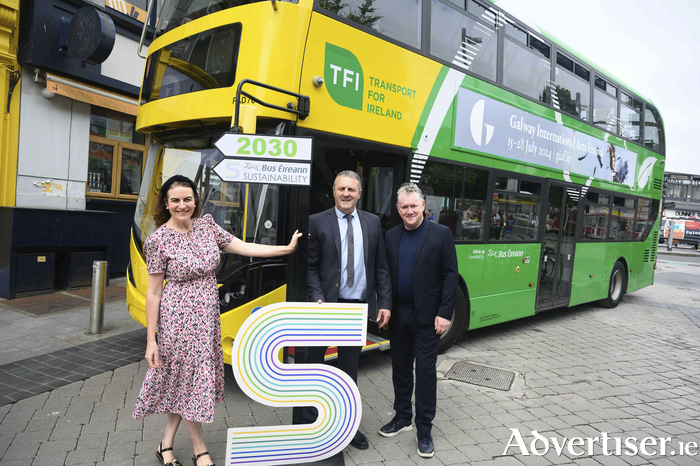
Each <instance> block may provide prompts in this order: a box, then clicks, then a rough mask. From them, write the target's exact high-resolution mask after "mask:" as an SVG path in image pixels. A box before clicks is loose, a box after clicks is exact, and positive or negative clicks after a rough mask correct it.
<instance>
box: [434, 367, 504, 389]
mask: <svg viewBox="0 0 700 466" xmlns="http://www.w3.org/2000/svg"><path fill="white" fill-rule="evenodd" d="M445 378H446V379H450V380H458V381H460V382H466V383H470V384H472V385H480V386H482V387H488V388H495V389H497V390H504V391H508V390H510V387H511V386H512V385H513V380H514V379H515V372H510V371H504V370H502V369H494V368H493V367H485V366H479V365H477V364H471V363H468V362H456V363H455V364H454V365H453V366H452V368H450V370H449V371H447V374H445Z"/></svg>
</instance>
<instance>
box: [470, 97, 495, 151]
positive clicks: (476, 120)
mask: <svg viewBox="0 0 700 466" xmlns="http://www.w3.org/2000/svg"><path fill="white" fill-rule="evenodd" d="M484 104H485V102H484V99H481V100H479V101H478V102H477V103H475V104H474V108H472V115H471V119H470V120H469V126H470V128H471V130H472V138H473V139H474V142H475V143H476V144H477V145H478V146H480V145H481V142H482V136H483V132H484V128H486V141H485V142H484V145H487V144H488V143H489V142H490V141H491V138H492V137H493V126H492V125H487V124H484Z"/></svg>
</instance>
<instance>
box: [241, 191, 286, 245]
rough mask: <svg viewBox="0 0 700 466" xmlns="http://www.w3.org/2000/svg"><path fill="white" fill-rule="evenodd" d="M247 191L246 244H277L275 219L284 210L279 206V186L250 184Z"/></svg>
mask: <svg viewBox="0 0 700 466" xmlns="http://www.w3.org/2000/svg"><path fill="white" fill-rule="evenodd" d="M248 191H249V193H248V210H247V215H246V217H247V219H248V226H247V228H246V238H245V240H246V242H249V243H259V244H272V245H275V244H277V220H278V219H277V217H278V212H279V211H280V210H282V209H284V207H283V206H281V205H280V204H281V202H280V195H279V191H280V186H278V185H268V184H250V185H248ZM282 211H283V210H282Z"/></svg>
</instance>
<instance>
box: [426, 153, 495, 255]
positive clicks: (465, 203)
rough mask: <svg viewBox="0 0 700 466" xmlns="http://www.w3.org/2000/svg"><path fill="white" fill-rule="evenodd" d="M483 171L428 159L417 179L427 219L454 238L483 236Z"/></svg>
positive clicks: (471, 239) (474, 238) (468, 239)
mask: <svg viewBox="0 0 700 466" xmlns="http://www.w3.org/2000/svg"><path fill="white" fill-rule="evenodd" d="M488 179H489V174H488V172H487V171H485V170H479V169H476V168H470V167H462V166H459V165H452V164H447V163H440V162H434V161H428V163H427V164H426V165H425V169H424V170H423V175H422V176H421V180H420V188H421V190H422V191H423V194H424V195H425V208H426V215H427V216H428V219H430V220H432V221H435V222H438V223H441V224H443V225H446V226H448V227H449V228H450V230H452V234H453V235H454V238H455V241H480V240H483V239H484V201H485V200H486V190H487V187H488Z"/></svg>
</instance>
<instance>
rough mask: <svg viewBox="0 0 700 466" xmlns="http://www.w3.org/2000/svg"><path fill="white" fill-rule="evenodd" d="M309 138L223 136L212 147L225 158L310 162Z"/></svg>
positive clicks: (247, 135) (245, 135) (248, 135)
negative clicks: (285, 159)
mask: <svg viewBox="0 0 700 466" xmlns="http://www.w3.org/2000/svg"><path fill="white" fill-rule="evenodd" d="M311 141H312V140H311V138H297V137H284V136H263V135H259V134H254V135H253V134H233V133H227V134H224V135H223V136H222V137H221V138H220V139H219V140H218V141H216V142H215V143H214V145H215V146H216V147H217V148H218V149H219V150H220V151H221V152H222V153H223V154H224V155H225V156H226V157H235V158H239V157H241V158H248V157H250V158H254V159H267V160H279V158H280V157H284V158H288V159H293V161H295V162H296V161H299V162H301V161H310V160H311Z"/></svg>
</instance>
